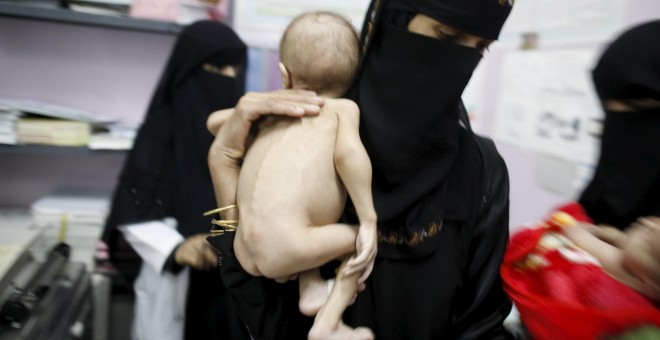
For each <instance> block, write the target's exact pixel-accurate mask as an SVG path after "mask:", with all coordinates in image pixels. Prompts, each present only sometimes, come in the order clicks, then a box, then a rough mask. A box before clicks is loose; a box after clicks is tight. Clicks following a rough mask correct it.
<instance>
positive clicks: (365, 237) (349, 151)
mask: <svg viewBox="0 0 660 340" xmlns="http://www.w3.org/2000/svg"><path fill="white" fill-rule="evenodd" d="M337 111H338V112H337V117H338V121H339V122H338V128H337V141H336V144H335V153H334V160H335V167H336V169H337V173H338V174H339V177H340V178H341V180H342V182H343V183H344V185H345V186H346V190H347V191H348V194H349V195H350V197H351V200H352V201H353V205H354V206H355V210H356V212H357V215H358V218H359V220H360V228H359V231H358V237H357V240H356V244H355V246H356V250H357V257H356V258H354V259H351V260H350V261H349V262H348V264H347V266H346V269H345V274H346V275H352V274H353V273H356V272H359V271H362V270H364V274H363V275H361V277H360V278H359V280H358V281H359V282H360V283H362V282H364V281H365V280H366V279H367V277H368V276H369V274H370V273H371V269H372V268H373V263H374V261H375V259H376V251H377V230H376V210H375V208H374V203H373V198H372V196H371V161H370V160H369V156H368V155H367V151H366V150H365V149H364V146H363V145H362V141H361V140H360V133H359V124H360V110H359V109H358V107H357V105H356V104H355V103H354V102H352V101H349V100H342V101H340V102H339V107H338V110H337Z"/></svg>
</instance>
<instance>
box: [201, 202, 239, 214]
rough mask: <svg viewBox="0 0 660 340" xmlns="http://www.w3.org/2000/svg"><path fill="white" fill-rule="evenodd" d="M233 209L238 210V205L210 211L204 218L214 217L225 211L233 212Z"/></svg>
mask: <svg viewBox="0 0 660 340" xmlns="http://www.w3.org/2000/svg"><path fill="white" fill-rule="evenodd" d="M231 209H238V205H236V204H230V205H226V206H224V207H221V208H217V209H213V210H209V211H207V212H205V213H204V216H209V215H213V214H217V213H221V212H223V211H227V210H231Z"/></svg>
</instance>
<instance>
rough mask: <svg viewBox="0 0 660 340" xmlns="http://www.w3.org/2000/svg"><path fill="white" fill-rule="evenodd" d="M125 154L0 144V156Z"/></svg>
mask: <svg viewBox="0 0 660 340" xmlns="http://www.w3.org/2000/svg"><path fill="white" fill-rule="evenodd" d="M127 153H128V150H91V149H89V148H84V147H65V146H50V145H8V144H0V155H3V154H5V155H6V154H17V155H44V154H47V155H92V156H94V155H110V156H121V157H123V156H125V155H126V154H127Z"/></svg>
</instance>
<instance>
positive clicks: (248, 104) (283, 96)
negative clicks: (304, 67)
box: [236, 90, 324, 122]
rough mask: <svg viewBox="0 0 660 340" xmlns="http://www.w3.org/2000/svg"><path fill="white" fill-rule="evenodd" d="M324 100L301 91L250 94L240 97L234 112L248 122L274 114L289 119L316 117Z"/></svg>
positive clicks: (312, 93)
mask: <svg viewBox="0 0 660 340" xmlns="http://www.w3.org/2000/svg"><path fill="white" fill-rule="evenodd" d="M323 103H324V99H323V98H322V97H319V96H317V95H316V93H315V92H311V91H303V90H279V91H273V92H266V93H258V92H250V93H247V94H246V95H244V96H243V97H241V99H240V100H239V102H238V104H237V105H236V111H237V112H239V114H241V115H242V116H243V118H244V119H245V120H247V121H249V122H253V121H255V120H257V119H258V118H259V117H261V116H262V115H266V114H275V115H284V116H291V117H301V116H305V115H317V114H319V112H320V111H321V106H323Z"/></svg>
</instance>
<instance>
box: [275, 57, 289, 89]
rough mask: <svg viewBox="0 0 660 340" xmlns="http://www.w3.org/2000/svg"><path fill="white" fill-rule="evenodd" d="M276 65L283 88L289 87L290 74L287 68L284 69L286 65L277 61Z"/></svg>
mask: <svg viewBox="0 0 660 340" xmlns="http://www.w3.org/2000/svg"><path fill="white" fill-rule="evenodd" d="M277 66H278V67H279V68H280V76H281V77H282V87H283V88H285V89H290V88H291V85H292V84H291V74H290V73H289V70H287V69H286V66H284V64H282V63H278V64H277Z"/></svg>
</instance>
